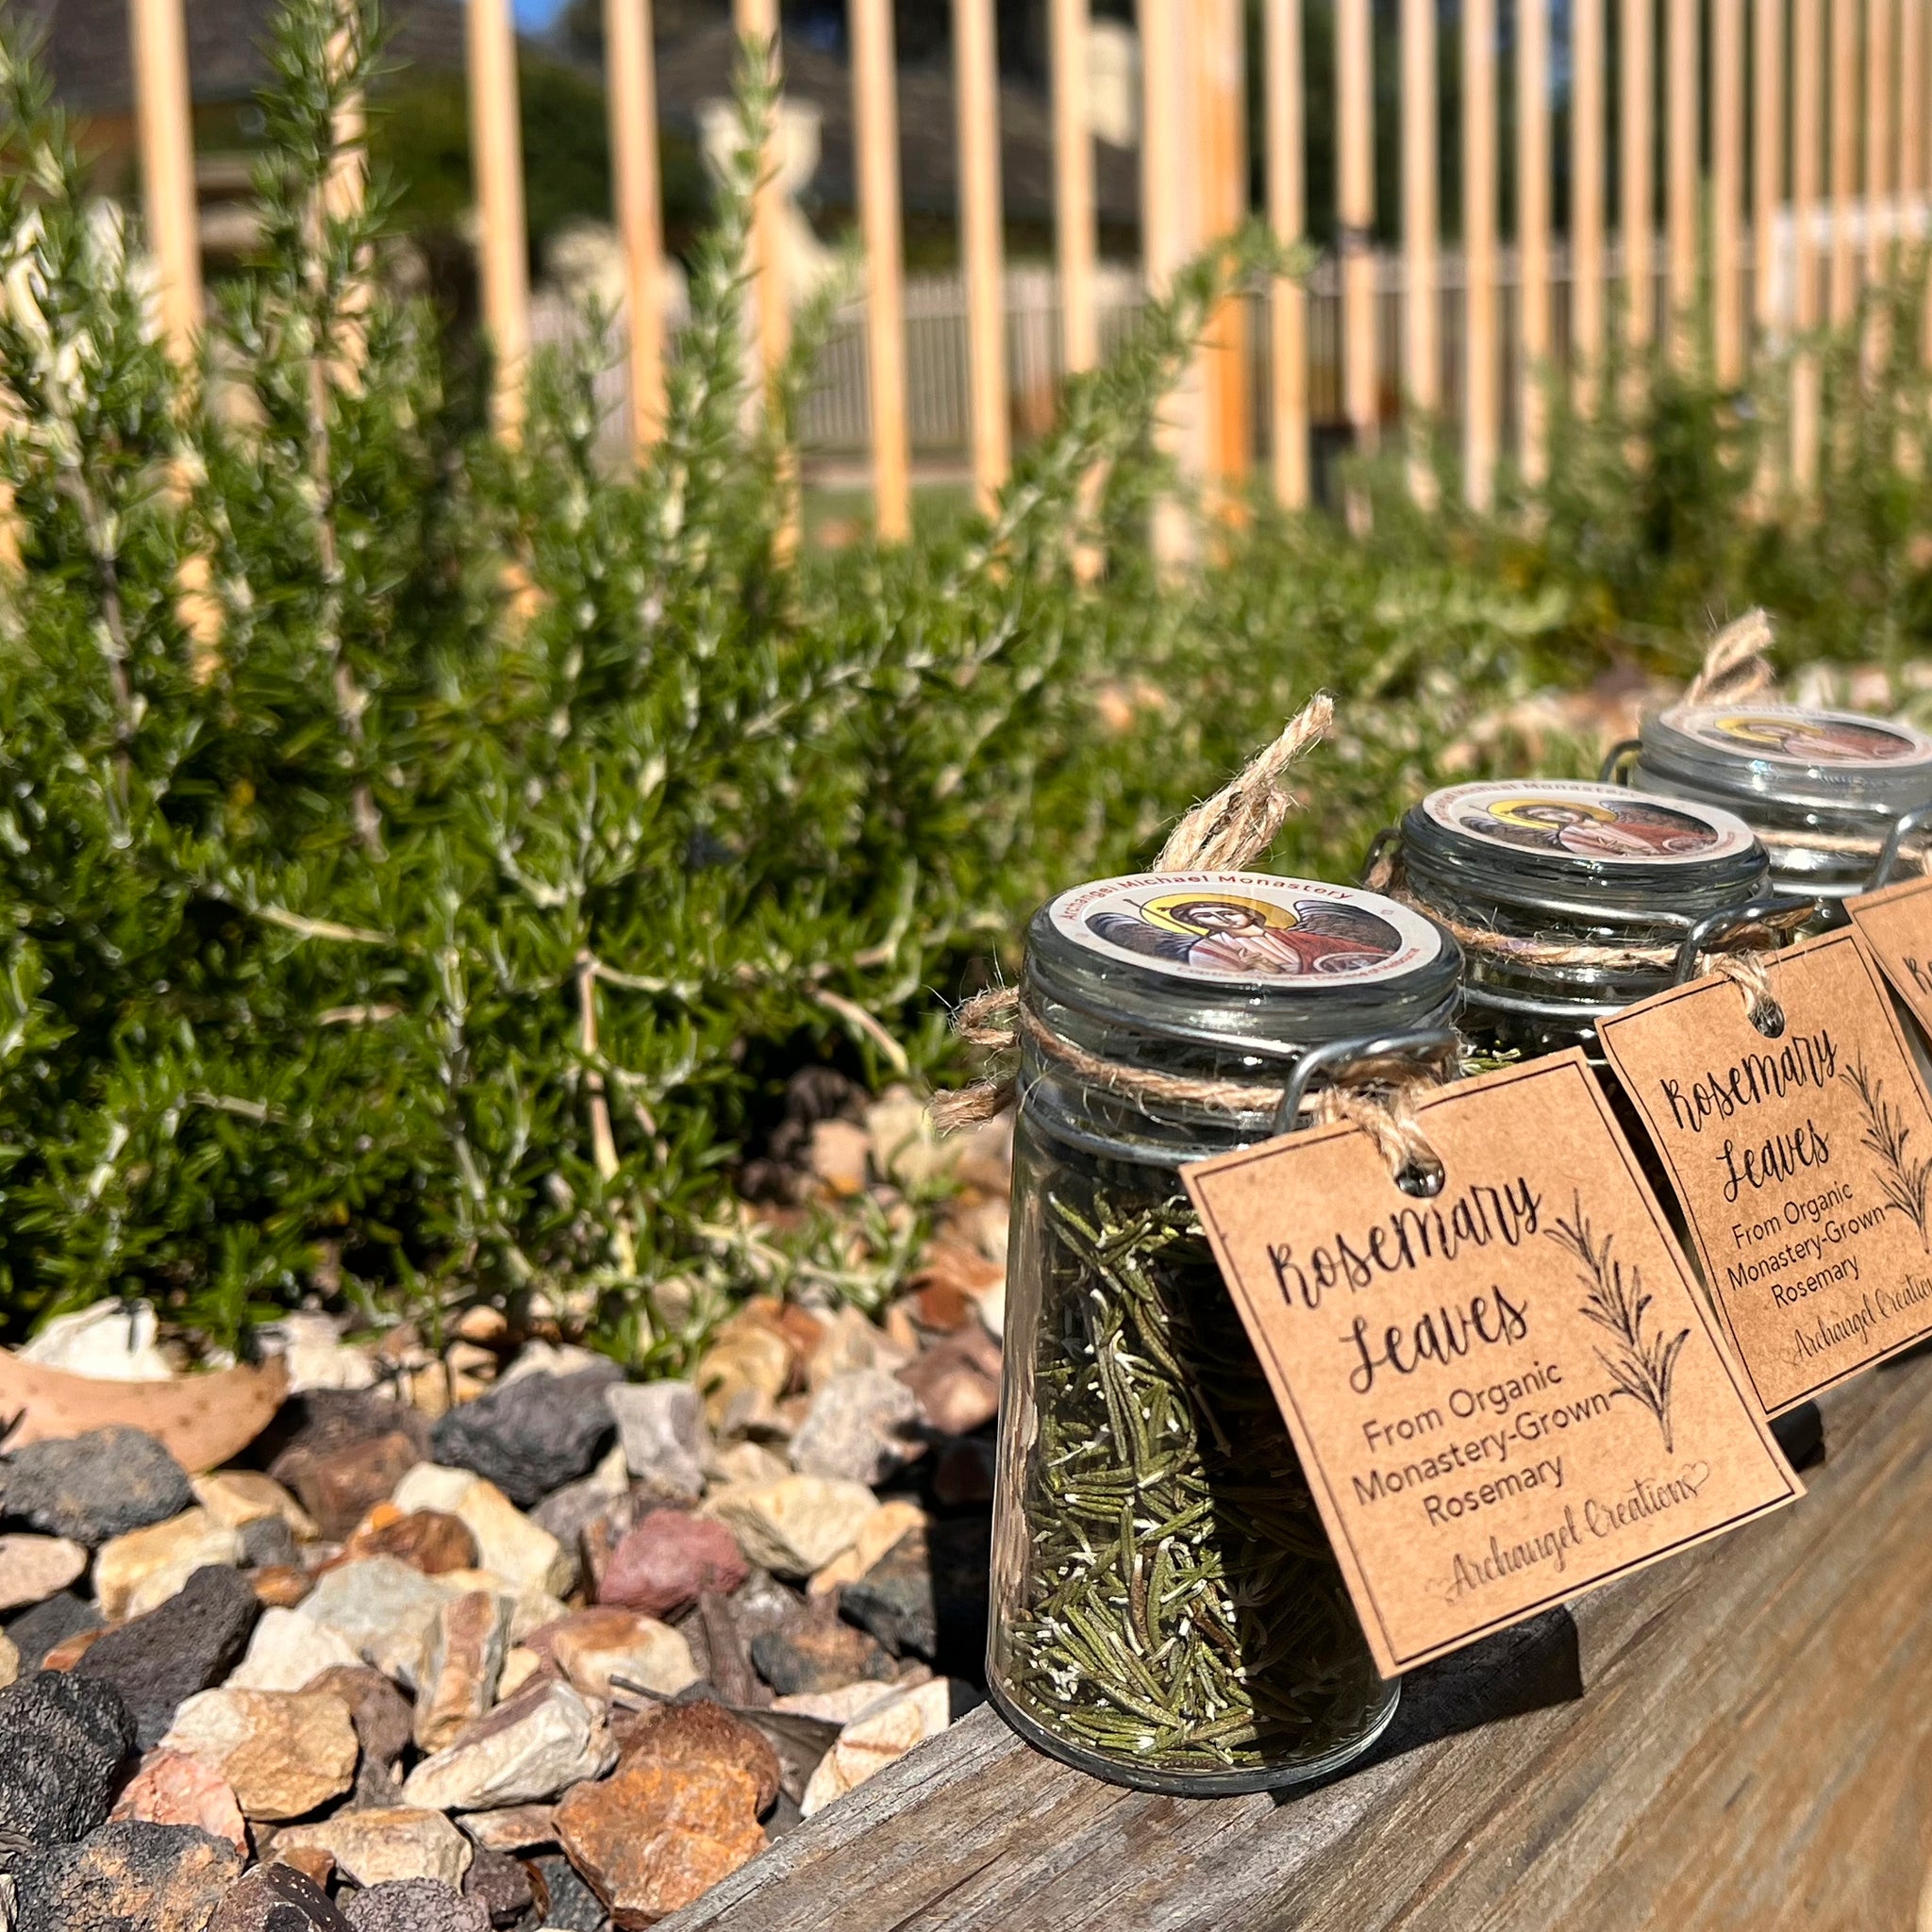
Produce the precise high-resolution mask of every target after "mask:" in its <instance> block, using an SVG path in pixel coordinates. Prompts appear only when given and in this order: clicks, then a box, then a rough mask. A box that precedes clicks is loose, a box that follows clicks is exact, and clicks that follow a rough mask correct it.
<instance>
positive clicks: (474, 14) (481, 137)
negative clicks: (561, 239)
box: [467, 0, 530, 437]
mask: <svg viewBox="0 0 1932 1932" xmlns="http://www.w3.org/2000/svg"><path fill="white" fill-rule="evenodd" d="M467 20H468V30H469V72H470V167H471V171H472V173H473V174H474V175H475V182H476V212H477V226H478V241H477V251H478V255H479V257H480V260H479V262H478V278H479V279H480V280H481V282H482V285H483V288H482V301H483V330H484V333H485V335H486V336H487V337H488V338H489V341H490V353H491V358H492V362H491V415H492V417H493V419H494V421H495V424H496V427H497V429H498V431H499V432H500V433H501V434H503V435H505V436H509V437H514V436H516V435H517V434H518V433H519V432H520V431H521V429H522V427H523V421H524V402H525V396H524V384H525V378H526V376H527V375H528V373H529V360H530V243H529V230H528V228H527V227H526V226H525V220H524V137H523V123H522V119H521V116H520V114H519V112H518V108H517V37H516V27H515V25H514V23H513V21H512V19H511V16H510V8H509V4H508V0H471V6H470V8H469V12H468V16H467Z"/></svg>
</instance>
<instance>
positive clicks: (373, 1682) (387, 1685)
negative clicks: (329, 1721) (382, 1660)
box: [305, 1664, 410, 1771]
mask: <svg viewBox="0 0 1932 1932" xmlns="http://www.w3.org/2000/svg"><path fill="white" fill-rule="evenodd" d="M305 1688H306V1689H307V1690H308V1691H310V1692H311V1693H313V1692H318V1691H325V1692H327V1694H328V1695H329V1696H331V1697H340V1698H341V1701H342V1703H343V1704H344V1705H345V1706H347V1707H348V1712H349V1722H350V1723H351V1724H354V1725H355V1727H356V1741H357V1742H358V1744H359V1745H361V1747H362V1762H363V1765H364V1766H365V1767H367V1766H369V1765H372V1764H373V1765H375V1766H377V1767H379V1768H380V1769H381V1770H383V1771H387V1770H388V1769H389V1768H390V1767H391V1765H392V1764H394V1762H395V1761H396V1759H397V1758H398V1757H401V1756H402V1755H403V1752H404V1751H405V1750H406V1749H407V1748H408V1742H409V1731H410V1709H409V1701H408V1698H406V1697H405V1696H404V1695H403V1694H402V1692H401V1691H398V1690H397V1689H396V1687H395V1686H394V1685H393V1684H391V1682H390V1680H389V1679H388V1678H387V1677H385V1676H384V1675H383V1674H382V1673H381V1672H380V1671H373V1670H371V1669H370V1668H369V1666H368V1665H367V1664H336V1665H333V1666H332V1667H331V1668H330V1669H328V1670H325V1671H323V1672H321V1673H320V1674H318V1675H316V1676H314V1677H312V1678H310V1680H309V1681H308V1685H307V1686H306V1687H305Z"/></svg>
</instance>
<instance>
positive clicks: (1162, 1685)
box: [988, 872, 1460, 1794]
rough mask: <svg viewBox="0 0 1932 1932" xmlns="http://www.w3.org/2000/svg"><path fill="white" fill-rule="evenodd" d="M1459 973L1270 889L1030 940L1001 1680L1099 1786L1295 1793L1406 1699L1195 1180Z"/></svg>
mask: <svg viewBox="0 0 1932 1932" xmlns="http://www.w3.org/2000/svg"><path fill="white" fill-rule="evenodd" d="M1459 973H1460V958H1459V955H1458V952H1457V947H1456V944H1455V942H1454V941H1452V940H1450V939H1449V938H1448V936H1447V935H1446V934H1444V933H1442V932H1441V930H1440V929H1439V928H1438V927H1437V926H1436V925H1434V924H1432V923H1431V922H1430V921H1428V920H1427V919H1425V918H1424V917H1422V916H1420V915H1418V914H1417V913H1416V912H1414V911H1412V910H1410V909H1409V908H1407V907H1404V906H1399V905H1397V904H1395V903H1394V902H1393V901H1391V900H1389V899H1385V898H1382V897H1379V896H1378V895H1376V894H1374V893H1370V892H1365V891H1357V890H1354V889H1351V888H1347V887H1341V886H1333V885H1324V884H1317V883H1313V882H1309V881H1304V880H1298V879H1285V878H1276V877H1272V876H1266V875H1262V874H1247V873H1211V872H1202V873H1152V874H1142V875H1141V876H1139V877H1134V878H1124V879H1108V880H1104V881H1101V882H1099V883H1096V884H1093V885H1089V886H1083V887H1080V888H1078V889H1076V890H1075V891H1070V892H1066V893H1063V894H1062V895H1061V896H1060V897H1059V898H1058V899H1056V900H1055V901H1054V902H1053V903H1052V904H1051V905H1049V906H1047V907H1046V908H1043V909H1042V910H1041V911H1040V912H1039V913H1037V914H1036V915H1035V917H1034V919H1033V922H1032V924H1031V925H1030V926H1029V928H1028V931H1027V957H1026V968H1025V974H1024V980H1023V983H1022V988H1021V1001H1022V1006H1021V1012H1022V1021H1021V1038H1022V1049H1023V1058H1022V1068H1021V1096H1022V1098H1021V1107H1020V1119H1019V1127H1018V1132H1017V1138H1016V1147H1015V1165H1014V1181H1013V1240H1012V1246H1011V1260H1010V1263H1009V1268H1008V1300H1007V1317H1006V1327H1007V1367H1006V1378H1007V1379H1006V1389H1005V1393H1004V1399H1003V1402H1002V1405H1001V1421H1000V1452H999V1480H998V1495H997V1501H996V1503H995V1507H994V1530H993V1565H992V1568H993V1576H992V1621H991V1638H990V1641H989V1646H988V1675H989V1680H990V1683H991V1691H992V1695H993V1697H994V1700H995V1701H996V1702H997V1703H998V1705H999V1707H1000V1708H1001V1710H1002V1711H1003V1712H1004V1713H1005V1715H1006V1716H1007V1718H1008V1720H1009V1722H1011V1723H1012V1724H1013V1725H1014V1726H1015V1728H1016V1729H1018V1730H1019V1731H1020V1732H1021V1733H1022V1735H1023V1736H1024V1737H1026V1738H1028V1739H1030V1740H1032V1741H1034V1742H1035V1743H1038V1744H1040V1745H1041V1746H1042V1747H1043V1748H1044V1749H1046V1750H1048V1751H1051V1752H1053V1753H1055V1754H1056V1755H1057V1756H1058V1757H1064V1758H1066V1759H1067V1760H1068V1761H1070V1762H1072V1763H1074V1764H1076V1765H1079V1766H1080V1767H1082V1768H1083V1769H1085V1770H1088V1771H1091V1772H1093V1773H1095V1774H1098V1775H1100V1776H1103V1777H1110V1778H1113V1779H1116V1780H1119V1781H1122V1782H1125V1783H1129V1784H1135V1785H1140V1786H1143V1787H1146V1788H1150V1789H1153V1790H1167V1791H1174V1792H1179V1793H1191V1794H1207V1793H1212V1792H1216V1791H1230V1790H1260V1789H1264V1788H1267V1787H1272V1786H1276V1785H1283V1784H1291V1783H1294V1782H1296V1781H1298V1780H1301V1779H1305V1778H1310V1777H1315V1776H1319V1775H1321V1774H1324V1772H1327V1771H1329V1770H1331V1769H1333V1768H1334V1767H1335V1766H1337V1765H1339V1764H1341V1763H1342V1762H1344V1761H1346V1760H1347V1759H1348V1758H1350V1757H1354V1756H1356V1755H1357V1753H1359V1752H1361V1751H1363V1750H1365V1749H1366V1748H1367V1747H1368V1745H1369V1744H1370V1743H1371V1742H1373V1741H1374V1739H1375V1737H1376V1736H1377V1735H1378V1734H1379V1733H1380V1731H1381V1729H1382V1727H1383V1726H1384V1725H1385V1724H1387V1723H1388V1721H1389V1718H1390V1716H1391V1713H1392V1711H1393V1709H1394V1707H1395V1701H1396V1697H1397V1686H1396V1685H1394V1684H1391V1683H1385V1682H1383V1681H1382V1679H1381V1678H1380V1677H1379V1676H1378V1675H1377V1674H1376V1672H1375V1669H1374V1664H1373V1663H1372V1661H1371V1659H1370V1657H1369V1651H1368V1646H1367V1644H1366V1642H1365V1641H1364V1640H1363V1638H1362V1634H1361V1628H1360V1625H1359V1624H1358V1623H1357V1619H1356V1615H1355V1611H1354V1608H1353V1607H1352V1606H1351V1605H1350V1603H1349V1600H1348V1595H1347V1592H1346V1591H1345V1589H1344V1587H1343V1584H1342V1580H1341V1572H1340V1570H1339V1569H1338V1567H1337V1565H1336V1562H1335V1558H1334V1555H1333V1553H1332V1551H1331V1550H1330V1548H1329V1545H1328V1541H1327V1538H1326V1535H1325V1533H1324V1529H1323V1527H1322V1523H1321V1519H1320V1517H1319V1515H1318V1514H1317V1512H1316V1509H1315V1506H1314V1503H1313V1501H1312V1499H1311V1498H1310V1496H1309V1493H1308V1491H1307V1484H1306V1482H1305V1481H1304V1479H1303V1476H1302V1474H1301V1470H1300V1467H1299V1465H1298V1463H1297V1462H1296V1459H1295V1455H1294V1450H1293V1447H1292V1445H1291V1441H1290V1440H1289V1436H1288V1431H1287V1428H1286V1426H1285V1425H1284V1424H1283V1423H1282V1420H1281V1415H1280V1412H1279V1410H1278V1409H1277V1407H1275V1404H1274V1397H1273V1395H1272V1394H1271V1393H1270V1391H1269V1388H1268V1384H1267V1380H1266V1377H1265V1375H1264V1374H1263V1372H1262V1370H1261V1367H1260V1364H1259V1363H1258V1361H1257V1359H1256V1357H1255V1354H1254V1350H1253V1349H1252V1347H1251V1346H1250V1344H1249V1342H1248V1339H1247V1335H1246V1332H1245V1330H1244V1329H1243V1328H1242V1326H1241V1318H1240V1316H1239V1315H1238V1314H1237V1312H1236V1310H1235V1307H1234V1305H1233V1303H1232V1302H1231V1301H1230V1299H1229V1297H1228V1294H1227V1291H1226V1289H1225V1288H1224V1286H1223V1283H1222V1280H1221V1276H1220V1274H1219V1272H1218V1270H1217V1269H1216V1267H1215V1264H1214V1260H1213V1257H1212V1256H1211V1255H1210V1253H1209V1251H1208V1243H1207V1241H1206V1240H1205V1239H1204V1238H1203V1236H1202V1234H1201V1232H1200V1229H1199V1227H1198V1225H1197V1224H1196V1222H1195V1220H1194V1216H1193V1212H1192V1209H1191V1207H1190V1205H1189V1203H1188V1199H1187V1196H1186V1193H1185V1191H1184V1190H1183V1189H1182V1186H1181V1183H1180V1180H1179V1178H1178V1174H1177V1169H1178V1168H1179V1167H1180V1165H1181V1164H1182V1163H1184V1162H1186V1161H1190V1160H1195V1159H1200V1158H1205V1157H1206V1156H1208V1155H1209V1154H1213V1153H1219V1152H1221V1151H1223V1150H1224V1149H1226V1148H1230V1147H1237V1146H1241V1145H1242V1144H1244V1143H1247V1142H1250V1141H1258V1140H1263V1139H1265V1138H1267V1137H1268V1136H1269V1135H1270V1134H1271V1133H1273V1132H1274V1108H1275V1103H1276V1099H1277V1097H1278V1094H1279V1091H1280V1088H1281V1083H1282V1081H1283V1079H1284V1078H1285V1077H1286V1075H1287V1074H1288V1073H1289V1071H1290V1070H1291V1067H1292V1064H1293V1062H1294V1060H1295V1059H1296V1058H1298V1055H1299V1052H1300V1051H1301V1050H1303V1049H1306V1048H1307V1047H1310V1046H1313V1045H1317V1044H1320V1043H1323V1042H1325V1041H1334V1040H1341V1039H1349V1038H1355V1037H1358V1036H1361V1035H1365V1034H1375V1033H1388V1032H1391V1031H1396V1030H1408V1029H1411V1028H1416V1027H1423V1026H1428V1025H1432V1024H1441V1022H1442V1021H1444V1020H1445V1019H1446V1018H1447V1017H1448V1015H1449V1014H1450V1012H1451V1011H1452V1009H1453V1008H1454V1005H1455V1001H1456V995H1457V981H1458V978H1459Z"/></svg>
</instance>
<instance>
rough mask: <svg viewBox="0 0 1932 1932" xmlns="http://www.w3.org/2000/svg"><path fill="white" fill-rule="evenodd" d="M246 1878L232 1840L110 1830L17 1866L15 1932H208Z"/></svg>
mask: <svg viewBox="0 0 1932 1932" xmlns="http://www.w3.org/2000/svg"><path fill="white" fill-rule="evenodd" d="M241 1875H242V1854H241V1853H240V1852H238V1851H237V1850H236V1849H235V1847H234V1846H233V1845H231V1844H230V1843H229V1842H228V1841H227V1840H226V1839H223V1838H215V1837H213V1836H211V1835H210V1834H209V1833H208V1832H205V1831H197V1830H196V1829H195V1828H194V1827H193V1826H192V1825H190V1824H134V1823H132V1822H124V1823H121V1824H104V1825H102V1826H101V1828H100V1829H99V1830H98V1831H96V1832H93V1833H92V1834H91V1835H90V1836H89V1837H88V1838H86V1839H85V1840H82V1842H81V1843H79V1844H77V1845H51V1846H49V1847H47V1848H46V1849H45V1850H42V1851H38V1852H29V1853H26V1854H25V1855H23V1856H22V1857H19V1858H16V1859H15V1860H14V1864H13V1882H14V1886H15V1888H16V1890H15V1903H14V1912H15V1920H14V1923H15V1925H16V1927H17V1932H81V1928H82V1927H85V1928H86V1932H203V1928H204V1927H205V1926H206V1925H207V1924H208V1920H209V1919H210V1918H211V1917H212V1916H213V1914H214V1910H215V1907H216V1906H217V1905H218V1904H219V1903H220V1902H221V1899H222V1897H223V1894H224V1893H225V1892H226V1891H227V1890H228V1888H229V1887H230V1886H231V1885H233V1884H234V1882H235V1880H236V1879H237V1878H239V1877H240V1876H241Z"/></svg>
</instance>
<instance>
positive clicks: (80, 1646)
mask: <svg viewBox="0 0 1932 1932" xmlns="http://www.w3.org/2000/svg"><path fill="white" fill-rule="evenodd" d="M107 1634H108V1633H107V1632H106V1631H105V1630H76V1631H75V1633H74V1635H73V1636H72V1637H63V1638H62V1639H61V1640H60V1641H59V1642H58V1643H57V1644H56V1645H55V1646H54V1647H53V1649H52V1650H50V1651H49V1652H48V1653H47V1654H46V1656H45V1657H42V1659H41V1668H42V1670H43V1671H71V1670H72V1669H73V1668H74V1667H75V1664H77V1663H78V1662H79V1661H80V1660H81V1658H82V1657H85V1656H86V1655H87V1653H88V1651H89V1649H90V1648H91V1647H92V1644H93V1643H94V1642H95V1641H96V1640H98V1639H100V1638H103V1637H105V1636H106V1635H107Z"/></svg>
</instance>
